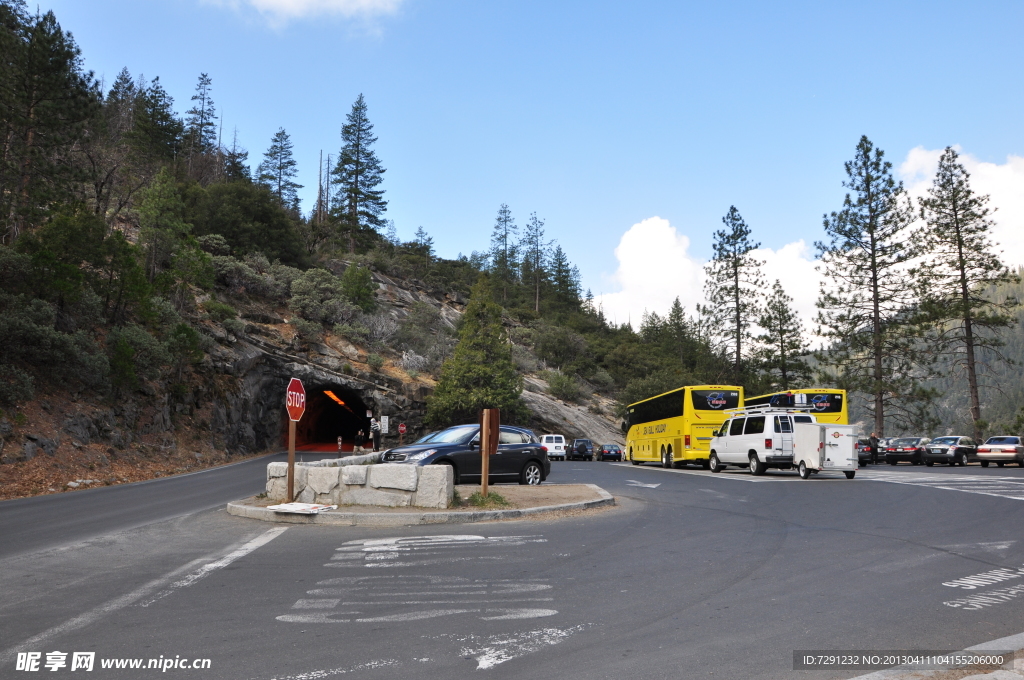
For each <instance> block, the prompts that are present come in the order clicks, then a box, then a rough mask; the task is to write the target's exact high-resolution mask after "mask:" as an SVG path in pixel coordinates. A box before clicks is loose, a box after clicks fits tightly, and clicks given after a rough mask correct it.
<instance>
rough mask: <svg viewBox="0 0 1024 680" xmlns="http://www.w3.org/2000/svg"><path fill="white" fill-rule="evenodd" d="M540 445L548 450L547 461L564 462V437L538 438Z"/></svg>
mask: <svg viewBox="0 0 1024 680" xmlns="http://www.w3.org/2000/svg"><path fill="white" fill-rule="evenodd" d="M540 443H541V446H543V447H545V448H546V449H547V450H548V460H565V437H563V436H562V435H560V434H546V435H544V436H543V437H541V438H540Z"/></svg>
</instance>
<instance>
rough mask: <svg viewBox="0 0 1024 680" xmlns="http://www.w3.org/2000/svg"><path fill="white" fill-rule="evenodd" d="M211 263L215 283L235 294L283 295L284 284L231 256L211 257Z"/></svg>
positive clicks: (276, 296)
mask: <svg viewBox="0 0 1024 680" xmlns="http://www.w3.org/2000/svg"><path fill="white" fill-rule="evenodd" d="M264 259H266V258H264ZM212 264H213V271H214V279H215V280H216V282H217V284H218V285H220V286H222V287H224V288H227V289H228V290H230V291H231V292H232V293H234V294H236V295H241V294H243V293H248V294H251V295H256V296H258V297H264V298H270V299H276V298H280V297H283V296H284V292H285V290H286V286H284V285H282V284H280V283H278V282H277V280H275V279H274V278H273V276H271V275H270V274H260V273H259V272H257V271H256V270H255V269H253V268H252V267H250V266H249V265H248V264H246V263H244V262H239V261H238V260H236V259H235V258H233V257H227V256H223V255H217V256H214V257H213V258H212Z"/></svg>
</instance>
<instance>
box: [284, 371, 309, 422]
mask: <svg viewBox="0 0 1024 680" xmlns="http://www.w3.org/2000/svg"><path fill="white" fill-rule="evenodd" d="M284 405H285V408H287V409H288V417H289V418H291V419H292V420H302V414H303V413H305V411H306V388H305V387H303V386H302V381H301V380H299V379H298V378H292V379H291V382H289V383H288V391H287V392H286V393H285V401H284Z"/></svg>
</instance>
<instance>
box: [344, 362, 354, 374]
mask: <svg viewBox="0 0 1024 680" xmlns="http://www.w3.org/2000/svg"><path fill="white" fill-rule="evenodd" d="M341 372H342V373H344V374H345V375H352V373H354V371H353V370H352V364H349V363H345V364H343V365H342V367H341Z"/></svg>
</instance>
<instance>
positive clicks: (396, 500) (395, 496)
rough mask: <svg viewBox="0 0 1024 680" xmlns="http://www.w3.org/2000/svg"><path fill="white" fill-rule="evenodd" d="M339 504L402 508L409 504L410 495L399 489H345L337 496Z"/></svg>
mask: <svg viewBox="0 0 1024 680" xmlns="http://www.w3.org/2000/svg"><path fill="white" fill-rule="evenodd" d="M339 500H340V504H341V505H382V506H385V507H389V508H403V507H406V506H408V505H409V503H410V501H411V500H412V496H411V495H410V494H407V493H402V492H401V491H380V490H378V489H366V488H358V487H357V488H354V489H351V488H350V489H346V490H345V491H344V492H342V494H341V497H340V498H339Z"/></svg>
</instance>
